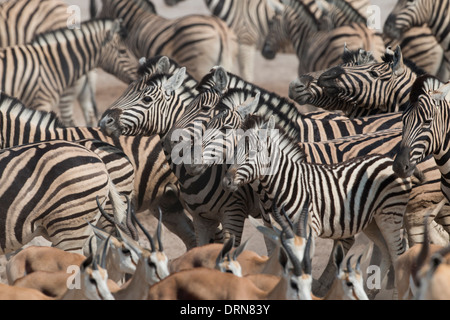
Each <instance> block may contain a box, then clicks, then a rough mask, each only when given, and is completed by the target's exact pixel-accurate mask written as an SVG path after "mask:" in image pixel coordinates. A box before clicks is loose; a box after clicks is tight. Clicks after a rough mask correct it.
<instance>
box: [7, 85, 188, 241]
mask: <svg viewBox="0 0 450 320" xmlns="http://www.w3.org/2000/svg"><path fill="white" fill-rule="evenodd" d="M55 139H62V140H67V141H77V142H79V143H80V141H81V140H85V139H95V140H97V142H96V143H94V144H93V145H94V147H95V149H92V151H94V152H96V153H97V154H98V155H99V156H100V157H101V159H102V160H103V161H104V162H105V164H106V166H107V167H108V172H109V173H110V176H111V178H112V181H113V183H114V184H115V185H116V188H117V189H118V190H119V191H120V192H121V193H122V194H124V196H125V195H126V196H128V197H129V198H130V199H131V200H132V202H133V207H134V208H135V209H136V210H137V212H144V211H146V210H150V211H151V213H152V214H154V215H156V216H157V217H158V214H157V212H156V207H157V206H160V207H161V209H162V211H163V215H164V219H163V223H164V225H165V226H166V227H167V228H168V229H169V230H170V231H171V232H173V233H174V234H176V235H177V236H178V237H180V239H181V240H182V241H183V243H184V244H185V245H186V247H187V248H192V247H193V246H195V235H194V230H193V226H192V221H191V220H190V218H189V217H187V216H186V215H185V213H184V211H183V207H182V204H181V203H180V201H179V199H178V181H177V179H176V177H175V176H174V175H173V173H172V172H171V170H170V168H169V166H168V164H167V163H166V158H165V155H164V153H163V151H162V148H161V144H160V139H159V136H151V137H125V136H124V137H120V138H117V139H116V138H111V137H109V136H105V135H104V134H103V133H102V132H101V131H100V128H98V127H62V126H61V123H60V121H59V119H58V118H57V117H56V115H55V114H54V113H47V112H44V111H38V110H33V109H30V108H26V107H25V106H24V105H23V104H22V103H21V102H20V101H18V100H17V99H14V98H12V97H9V96H7V95H6V94H4V93H2V94H1V95H0V149H5V148H10V147H15V146H18V145H21V144H27V143H35V142H40V141H50V140H55ZM102 144H103V145H102ZM113 147H114V148H113ZM100 152H101V153H100ZM129 166H131V169H130V168H129ZM127 168H128V169H127ZM130 188H131V189H132V190H130Z"/></svg>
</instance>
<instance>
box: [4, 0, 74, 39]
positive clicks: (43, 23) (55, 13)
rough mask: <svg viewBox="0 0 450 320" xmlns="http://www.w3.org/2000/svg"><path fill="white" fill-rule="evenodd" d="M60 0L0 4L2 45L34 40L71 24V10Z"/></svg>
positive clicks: (18, 1)
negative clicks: (45, 33) (47, 32)
mask: <svg viewBox="0 0 450 320" xmlns="http://www.w3.org/2000/svg"><path fill="white" fill-rule="evenodd" d="M67 8H68V6H67V3H65V2H64V1H59V0H55V1H53V0H12V1H6V2H3V3H1V4H0V17H1V19H0V47H1V48H4V47H8V46H14V45H18V44H26V43H29V42H31V41H32V40H33V39H34V37H35V36H36V35H38V34H40V33H43V32H46V31H49V30H54V29H58V28H64V27H67V24H68V22H69V17H70V13H69V12H68V11H67Z"/></svg>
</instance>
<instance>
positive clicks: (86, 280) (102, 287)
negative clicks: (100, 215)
mask: <svg viewBox="0 0 450 320" xmlns="http://www.w3.org/2000/svg"><path fill="white" fill-rule="evenodd" d="M107 246H108V241H106V242H105V244H104V246H103V248H102V255H101V256H100V255H98V254H97V255H96V256H95V257H94V256H93V255H92V254H91V255H89V257H88V258H86V259H85V260H84V261H83V262H82V263H81V265H80V267H79V270H80V271H79V274H78V279H79V282H78V284H79V288H76V287H75V288H70V287H69V286H68V282H67V280H66V282H65V284H66V286H65V288H66V289H65V291H64V292H63V293H62V294H60V295H58V296H56V297H50V296H47V295H45V294H44V293H43V292H42V291H45V290H44V289H45V288H46V287H47V288H48V287H51V286H52V284H53V287H56V286H57V285H60V281H61V278H60V277H52V276H48V277H45V281H44V282H45V283H42V287H41V288H40V289H41V290H42V291H41V290H38V289H36V288H38V287H39V285H40V284H39V283H30V284H32V285H34V286H35V288H29V287H27V288H24V287H19V286H16V285H14V286H10V285H3V286H0V298H1V299H5V300H10V299H17V298H20V299H24V300H28V299H59V300H86V299H87V300H114V297H113V296H112V295H111V292H110V289H109V287H108V272H107V271H106V269H105V259H104V257H105V254H106V250H107ZM99 263H100V264H99ZM41 272H42V271H37V272H33V273H32V274H30V275H37V274H39V273H41ZM66 275H67V274H66ZM35 279H38V278H37V277H36V278H35ZM40 279H41V280H43V278H42V277H41V278H40ZM19 280H21V279H19Z"/></svg>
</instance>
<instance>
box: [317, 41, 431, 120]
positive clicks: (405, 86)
mask: <svg viewBox="0 0 450 320" xmlns="http://www.w3.org/2000/svg"><path fill="white" fill-rule="evenodd" d="M422 74H424V71H423V70H421V69H419V68H417V67H416V66H415V65H414V64H413V63H411V62H409V61H404V60H403V55H402V51H401V49H400V47H397V48H396V49H395V51H394V53H393V54H392V55H385V57H384V61H382V62H379V63H369V64H363V65H358V66H337V67H333V68H331V69H329V70H327V71H326V72H324V73H322V74H321V75H320V77H319V78H318V81H317V84H318V85H319V86H320V87H321V88H322V90H323V91H324V92H325V94H327V95H330V96H334V97H335V98H336V99H339V100H342V101H344V102H346V103H347V104H349V105H351V104H353V105H355V106H358V107H359V108H366V109H371V110H377V111H378V113H380V112H382V113H391V112H395V113H397V112H403V110H404V109H405V108H406V106H407V105H408V102H409V94H410V91H411V86H412V84H413V83H414V80H415V79H416V78H417V77H418V76H420V75H422Z"/></svg>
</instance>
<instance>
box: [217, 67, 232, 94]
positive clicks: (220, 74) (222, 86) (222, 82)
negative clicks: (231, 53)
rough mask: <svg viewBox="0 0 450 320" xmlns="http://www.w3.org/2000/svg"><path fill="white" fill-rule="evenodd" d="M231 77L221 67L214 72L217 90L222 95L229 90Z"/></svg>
mask: <svg viewBox="0 0 450 320" xmlns="http://www.w3.org/2000/svg"><path fill="white" fill-rule="evenodd" d="M229 80H230V79H229V77H228V74H227V72H226V71H225V69H224V68H223V67H221V66H219V67H217V68H216V70H215V71H214V82H215V83H216V84H215V88H216V89H217V90H219V91H220V92H221V93H223V92H225V90H227V88H228V82H229Z"/></svg>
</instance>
